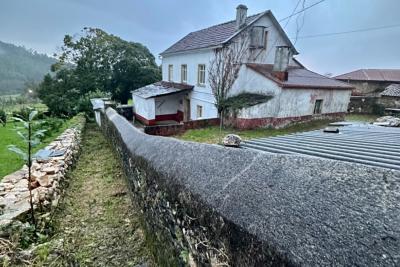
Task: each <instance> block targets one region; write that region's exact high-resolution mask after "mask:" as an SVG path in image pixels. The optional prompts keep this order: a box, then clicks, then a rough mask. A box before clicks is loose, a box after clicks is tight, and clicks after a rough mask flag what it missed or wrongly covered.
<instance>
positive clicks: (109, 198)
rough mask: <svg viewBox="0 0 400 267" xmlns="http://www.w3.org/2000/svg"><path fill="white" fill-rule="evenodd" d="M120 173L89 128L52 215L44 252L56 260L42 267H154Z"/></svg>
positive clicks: (104, 143)
mask: <svg viewBox="0 0 400 267" xmlns="http://www.w3.org/2000/svg"><path fill="white" fill-rule="evenodd" d="M122 169H123V167H122V166H121V160H120V158H119V157H118V155H116V154H115V152H114V150H113V148H112V147H111V146H110V144H109V143H108V141H107V140H106V139H105V138H104V136H103V135H102V134H101V132H100V131H99V130H98V127H97V125H95V124H93V123H88V124H87V125H86V129H85V131H84V133H83V141H82V149H81V154H80V157H79V161H77V163H76V166H75V168H74V170H72V171H71V172H69V173H68V183H69V186H68V188H67V190H66V194H65V195H64V197H63V199H62V200H61V202H60V205H59V207H58V208H57V211H56V213H55V214H54V219H53V226H54V229H55V232H54V236H53V238H52V241H51V242H50V244H51V245H50V249H49V251H55V252H56V253H57V254H56V255H59V256H58V257H57V258H56V259H54V258H53V259H49V258H48V259H46V260H45V262H44V264H43V266H139V265H140V264H142V263H144V262H147V263H148V264H149V266H153V264H152V260H151V257H150V256H149V251H148V250H147V248H146V247H145V244H144V236H143V235H144V233H143V231H142V229H141V227H140V220H139V218H140V217H139V216H140V211H139V210H137V209H135V206H134V205H133V203H132V202H131V199H130V197H129V194H130V193H131V192H130V191H129V190H128V187H127V185H126V183H125V181H126V178H125V176H124V174H123V172H122ZM60 240H61V241H62V242H61V244H60V242H59V241H60ZM35 266H37V265H35Z"/></svg>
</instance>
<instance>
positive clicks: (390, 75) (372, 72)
mask: <svg viewBox="0 0 400 267" xmlns="http://www.w3.org/2000/svg"><path fill="white" fill-rule="evenodd" d="M334 78H335V79H338V80H346V81H347V80H354V81H384V82H400V69H359V70H356V71H352V72H349V73H345V74H342V75H338V76H336V77H334Z"/></svg>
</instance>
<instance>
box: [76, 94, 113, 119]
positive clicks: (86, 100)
mask: <svg viewBox="0 0 400 267" xmlns="http://www.w3.org/2000/svg"><path fill="white" fill-rule="evenodd" d="M109 97H110V95H109V94H107V93H104V92H101V91H100V90H96V91H93V92H89V93H86V94H85V95H83V96H81V97H80V98H79V99H78V103H77V110H78V111H79V112H81V113H84V114H85V117H86V118H91V117H92V116H93V107H92V103H91V102H90V99H93V98H109Z"/></svg>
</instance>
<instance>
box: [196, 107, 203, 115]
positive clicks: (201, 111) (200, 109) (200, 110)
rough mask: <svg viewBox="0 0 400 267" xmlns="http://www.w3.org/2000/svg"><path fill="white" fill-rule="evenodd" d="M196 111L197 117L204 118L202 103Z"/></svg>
mask: <svg viewBox="0 0 400 267" xmlns="http://www.w3.org/2000/svg"><path fill="white" fill-rule="evenodd" d="M196 111H197V112H196V113H197V116H196V117H197V118H202V117H203V107H202V106H200V105H197V109H196Z"/></svg>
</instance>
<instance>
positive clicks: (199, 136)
mask: <svg viewBox="0 0 400 267" xmlns="http://www.w3.org/2000/svg"><path fill="white" fill-rule="evenodd" d="M377 117H379V116H376V115H361V114H351V115H347V116H346V121H361V122H373V121H375V119H376V118H377ZM330 122H331V121H326V120H321V121H312V122H308V123H301V124H295V125H292V126H289V127H286V128H283V129H272V128H259V129H254V130H237V129H232V128H226V129H223V130H222V135H221V136H222V137H224V136H225V135H227V134H237V135H239V136H240V137H241V138H242V139H243V140H249V139H253V138H260V137H271V136H277V135H285V134H292V133H297V132H305V131H311V130H316V129H322V128H324V127H326V126H327V125H328V124H329V123H330ZM175 137H176V138H178V139H182V140H186V141H194V142H200V143H209V144H218V143H219V138H220V133H219V127H217V126H214V127H207V128H203V129H195V130H188V131H186V132H185V133H183V134H181V135H177V136H175Z"/></svg>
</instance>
